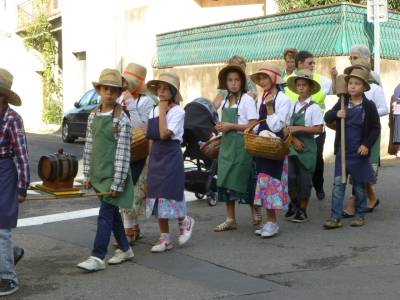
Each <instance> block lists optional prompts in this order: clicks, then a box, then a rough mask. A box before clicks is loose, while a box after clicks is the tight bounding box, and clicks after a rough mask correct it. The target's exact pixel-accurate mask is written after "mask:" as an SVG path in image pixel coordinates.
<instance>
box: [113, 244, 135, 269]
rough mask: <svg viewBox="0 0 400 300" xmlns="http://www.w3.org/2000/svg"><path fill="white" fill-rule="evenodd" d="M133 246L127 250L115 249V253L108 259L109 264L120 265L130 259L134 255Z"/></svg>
mask: <svg viewBox="0 0 400 300" xmlns="http://www.w3.org/2000/svg"><path fill="white" fill-rule="evenodd" d="M134 256H135V255H134V254H133V251H132V248H129V250H127V251H125V252H124V251H122V250H121V249H117V250H115V254H114V256H113V257H111V258H110V259H109V260H108V264H109V265H118V264H120V263H123V262H124V261H127V260H130V259H132V258H133V257H134Z"/></svg>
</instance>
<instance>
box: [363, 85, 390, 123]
mask: <svg viewBox="0 0 400 300" xmlns="http://www.w3.org/2000/svg"><path fill="white" fill-rule="evenodd" d="M369 85H370V87H371V89H370V90H369V91H366V92H364V94H365V97H367V99H368V100H371V101H372V102H374V103H375V105H376V109H377V110H378V114H379V116H380V117H383V116H386V115H387V114H389V109H388V106H387V104H386V97H385V92H384V91H383V88H382V87H381V86H379V85H377V84H376V83H370V84H369Z"/></svg>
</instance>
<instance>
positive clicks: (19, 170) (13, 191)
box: [0, 68, 30, 296]
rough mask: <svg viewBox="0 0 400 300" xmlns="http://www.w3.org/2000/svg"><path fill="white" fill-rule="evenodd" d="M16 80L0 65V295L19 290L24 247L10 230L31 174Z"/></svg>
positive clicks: (15, 220)
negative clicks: (16, 108)
mask: <svg viewBox="0 0 400 300" xmlns="http://www.w3.org/2000/svg"><path fill="white" fill-rule="evenodd" d="M13 79H14V78H13V75H12V74H11V73H10V72H9V71H7V70H5V69H1V68H0V124H1V126H0V191H1V193H0V296H7V295H11V294H13V293H15V292H16V291H17V290H18V278H17V273H16V271H15V265H16V263H17V262H18V261H19V260H20V259H21V258H22V256H23V255H24V249H22V248H20V247H19V246H18V245H17V244H16V243H15V242H14V241H13V240H12V238H11V229H12V228H15V227H16V226H17V219H18V203H21V202H24V201H25V198H26V190H27V189H28V187H29V177H30V174H29V163H28V151H27V144H26V137H25V131H24V125H23V121H22V118H21V117H20V115H19V114H18V113H17V112H16V111H14V110H13V109H12V108H11V107H10V106H9V105H14V106H20V105H21V99H20V97H19V96H18V95H17V94H16V93H15V92H13V91H12V90H11V86H12V83H13ZM14 161H15V163H14Z"/></svg>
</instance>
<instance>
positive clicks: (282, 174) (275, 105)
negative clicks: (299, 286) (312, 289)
mask: <svg viewBox="0 0 400 300" xmlns="http://www.w3.org/2000/svg"><path fill="white" fill-rule="evenodd" d="M250 78H251V80H253V81H254V82H255V84H257V85H258V86H260V87H261V88H262V89H263V90H264V93H263V95H262V97H261V100H260V101H259V105H258V112H259V120H260V121H262V120H265V121H264V122H263V123H261V124H260V125H259V126H258V129H257V134H260V132H262V131H264V130H268V131H270V132H272V133H274V134H275V135H276V136H278V137H280V138H283V137H284V136H283V135H284V134H283V129H284V128H285V127H286V126H287V124H288V123H289V114H290V99H289V97H288V96H286V95H285V93H284V92H283V88H282V86H281V85H282V84H283V80H282V77H281V75H280V70H279V68H278V67H277V66H276V65H275V64H272V63H265V64H263V65H262V66H261V67H260V69H259V70H258V71H257V72H256V73H254V74H252V75H251V76H250ZM254 160H255V162H256V169H257V187H256V193H255V199H254V205H257V206H262V207H264V208H265V209H266V212H267V222H266V223H265V224H264V225H263V226H262V228H260V229H257V230H256V231H255V233H256V234H257V235H260V236H261V237H263V238H269V237H273V236H275V235H276V234H278V232H279V226H278V224H277V217H276V210H281V209H287V205H288V203H289V195H288V178H287V176H288V174H287V173H288V161H287V157H286V158H285V159H283V160H272V159H267V158H254Z"/></svg>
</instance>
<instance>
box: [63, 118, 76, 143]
mask: <svg viewBox="0 0 400 300" xmlns="http://www.w3.org/2000/svg"><path fill="white" fill-rule="evenodd" d="M61 136H62V140H63V142H64V143H73V142H74V141H75V138H74V137H72V136H70V135H69V124H68V122H67V121H64V122H63V124H62V129H61Z"/></svg>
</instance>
